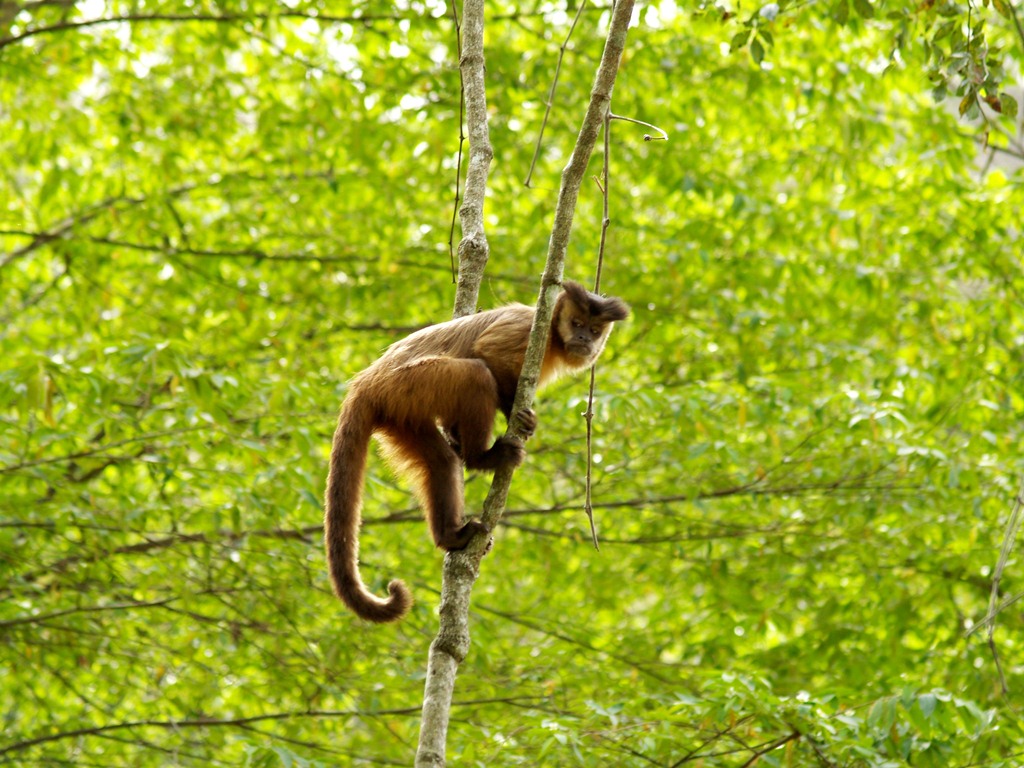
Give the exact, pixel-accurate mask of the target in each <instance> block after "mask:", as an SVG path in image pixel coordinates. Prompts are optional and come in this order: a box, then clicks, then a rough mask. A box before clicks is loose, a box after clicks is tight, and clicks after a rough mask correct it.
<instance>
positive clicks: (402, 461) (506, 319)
mask: <svg viewBox="0 0 1024 768" xmlns="http://www.w3.org/2000/svg"><path fill="white" fill-rule="evenodd" d="M562 287H563V289H564V290H563V292H562V293H561V294H559V296H558V299H557V300H556V302H555V308H554V311H553V315H552V323H551V326H552V327H551V333H550V334H549V338H548V345H547V349H546V350H545V354H544V361H543V363H542V365H541V374H540V385H541V386H543V385H545V384H547V383H550V382H551V381H552V380H553V379H555V378H557V377H558V376H561V375H563V374H566V373H571V372H573V371H577V370H581V369H584V368H588V367H589V366H590V365H592V364H593V363H594V361H595V360H596V359H597V356H598V355H599V354H600V353H601V350H602V349H603V348H604V344H605V341H606V340H607V339H608V334H609V333H610V332H611V328H612V323H614V322H616V321H619V320H623V319H625V318H626V316H627V315H628V314H629V310H628V308H627V307H626V305H625V304H624V303H623V302H622V301H621V300H619V299H615V298H604V297H602V296H599V295H597V294H594V293H589V292H588V291H586V290H585V289H584V288H583V287H582V286H580V285H579V284H577V283H573V282H570V281H565V282H564V283H563V284H562ZM533 315H534V310H533V308H532V307H527V306H524V305H522V304H512V305H509V306H506V307H501V308H500V309H492V310H490V311H488V312H480V313H479V314H476V315H472V316H469V317H463V318H459V319H458V320H452V321H450V322H447V323H441V324H439V325H434V326H431V327H429V328H424V329H423V330H421V331H417V332H416V333H414V334H412V335H411V336H408V337H406V338H405V339H402V340H401V341H398V342H396V343H395V344H392V345H391V346H390V347H388V349H387V350H386V351H385V352H384V354H383V355H381V357H380V359H378V360H377V361H376V362H375V363H373V365H371V366H370V367H369V368H367V369H366V370H364V371H363V372H362V373H360V374H358V375H357V376H356V377H355V378H354V379H353V380H352V382H351V385H350V387H349V394H348V397H347V398H346V399H345V403H344V405H343V406H342V409H341V415H340V416H339V417H338V427H337V429H336V430H335V433H334V443H333V445H332V449H331V463H330V471H329V474H328V477H327V493H326V500H325V509H326V511H325V515H324V541H325V545H326V549H327V562H328V568H329V570H330V573H331V580H332V583H333V585H334V591H335V593H336V594H337V595H338V596H339V597H340V598H341V599H342V600H343V601H344V602H345V604H346V605H347V606H348V607H349V608H351V609H352V611H353V612H355V613H356V614H357V615H358V616H360V617H362V618H364V619H367V620H369V621H375V622H386V621H395V620H397V619H399V618H401V617H402V616H403V615H404V614H405V613H406V612H407V611H408V610H409V607H410V605H411V604H412V595H411V594H410V592H409V589H408V587H406V586H405V584H404V583H402V582H401V581H398V580H395V581H391V582H390V583H389V584H388V592H389V594H390V596H389V598H388V599H386V600H384V599H381V598H379V597H376V596H375V595H373V594H372V593H371V592H369V590H367V589H366V586H365V585H364V584H363V582H362V579H361V578H360V576H359V527H360V521H361V516H360V507H361V504H362V487H363V475H364V473H365V469H366V454H367V451H368V444H369V441H370V437H371V436H372V435H374V434H376V435H377V436H378V437H379V438H380V440H381V443H382V446H383V450H382V452H383V454H384V456H385V458H386V459H387V460H388V462H389V463H390V464H391V465H392V466H393V467H395V469H397V470H398V471H400V472H401V473H402V474H404V475H407V476H409V477H410V478H411V479H412V481H413V483H414V485H415V487H416V493H417V496H418V497H419V499H420V501H421V503H422V505H423V507H424V508H425V510H426V516H427V522H428V523H429V525H430V530H431V533H432V535H433V537H434V541H435V543H436V544H437V546H439V547H442V548H444V549H446V550H457V549H463V548H464V547H465V546H466V545H467V544H468V543H469V541H470V539H472V538H473V536H474V535H476V534H477V533H480V532H487V531H486V528H485V527H484V526H483V525H482V524H481V523H479V522H477V521H475V520H470V521H468V522H467V521H464V520H463V515H462V506H463V501H462V468H463V466H465V467H467V468H469V469H482V470H491V471H493V470H495V469H497V468H498V467H499V466H502V465H504V464H513V465H519V464H520V463H522V461H523V459H524V457H525V452H524V450H523V448H522V446H521V445H519V444H518V443H517V442H514V441H511V440H507V439H505V438H504V437H499V438H498V439H497V440H495V441H494V443H493V444H491V431H492V428H493V425H494V417H495V414H496V413H497V411H499V410H500V411H502V413H504V414H505V417H506V418H508V417H510V416H511V410H512V401H513V399H514V398H515V392H516V387H517V386H518V384H519V374H520V372H521V370H522V367H523V358H524V356H525V353H526V345H527V342H528V341H529V335H530V328H531V326H532V325H533ZM521 415H522V418H523V421H524V424H525V426H526V429H527V431H528V432H532V431H533V429H534V427H535V426H536V417H535V416H534V415H533V412H532V411H529V412H526V413H523V414H521ZM439 428H440V429H439Z"/></svg>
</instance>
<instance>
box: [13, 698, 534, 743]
mask: <svg viewBox="0 0 1024 768" xmlns="http://www.w3.org/2000/svg"><path fill="white" fill-rule="evenodd" d="M526 700H528V701H534V700H536V699H535V697H528V696H517V697H507V698H493V699H475V700H471V701H457V702H454V706H458V707H474V706H482V705H486V704H511V703H516V702H520V701H526ZM419 711H420V708H419V707H418V706H416V707H401V708H398V709H377V710H372V709H340V710H329V709H304V710H296V711H292V712H273V713H270V714H266V715H252V716H249V717H233V718H216V717H200V718H195V719H192V720H133V721H129V722H123V723H110V724H108V725H97V726H92V727H90V728H77V729H74V730H70V731H60V732H58V733H51V734H48V735H46V736H37V737H35V738H32V739H26V740H25V741H17V742H14V743H12V744H8V745H7V746H5V747H2V748H0V756H3V755H8V754H11V753H14V752H21V751H24V750H26V749H29V748H30V747H34V746H37V745H39V744H46V743H49V742H54V741H63V740H64V739H76V738H80V737H82V736H98V735H100V734H104V733H109V732H110V731H118V730H124V729H127V728H162V729H165V730H172V731H174V730H180V729H183V728H214V727H222V726H245V725H250V724H252V723H260V722H267V721H269V720H292V719H295V718H309V717H312V718H334V717H394V716H397V715H417V714H419Z"/></svg>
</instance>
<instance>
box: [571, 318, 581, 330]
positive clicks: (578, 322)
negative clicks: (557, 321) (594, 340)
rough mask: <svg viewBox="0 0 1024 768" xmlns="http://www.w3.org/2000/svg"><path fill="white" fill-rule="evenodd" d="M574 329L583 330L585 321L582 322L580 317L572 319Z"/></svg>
mask: <svg viewBox="0 0 1024 768" xmlns="http://www.w3.org/2000/svg"><path fill="white" fill-rule="evenodd" d="M572 327H573V328H582V327H583V321H582V320H580V319H579V318H578V317H574V318H573V319H572Z"/></svg>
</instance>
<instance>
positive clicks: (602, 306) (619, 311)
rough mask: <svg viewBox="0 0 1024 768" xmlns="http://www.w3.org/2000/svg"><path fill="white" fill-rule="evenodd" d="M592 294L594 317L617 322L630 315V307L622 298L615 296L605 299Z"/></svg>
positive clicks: (592, 312) (592, 314)
mask: <svg viewBox="0 0 1024 768" xmlns="http://www.w3.org/2000/svg"><path fill="white" fill-rule="evenodd" d="M590 296H591V298H590V314H591V316H592V317H594V318H596V319H598V320H604V321H606V322H609V323H617V322H619V321H620V320H625V319H626V318H627V317H629V307H628V306H627V305H626V302H624V301H623V300H622V299H616V298H614V297H612V298H610V299H605V298H602V297H601V296H598V295H597V294H593V293H592V294H590Z"/></svg>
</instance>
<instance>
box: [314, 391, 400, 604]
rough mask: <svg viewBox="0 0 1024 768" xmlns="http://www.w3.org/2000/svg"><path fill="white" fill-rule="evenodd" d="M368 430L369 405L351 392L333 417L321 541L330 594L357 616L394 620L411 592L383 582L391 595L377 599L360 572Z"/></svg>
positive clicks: (397, 583)
mask: <svg viewBox="0 0 1024 768" xmlns="http://www.w3.org/2000/svg"><path fill="white" fill-rule="evenodd" d="M372 435H373V418H372V412H371V409H370V407H369V406H368V405H367V404H366V403H365V401H361V400H360V398H359V397H358V393H356V392H350V393H349V396H348V398H347V399H346V400H345V405H344V406H343V407H342V409H341V416H340V417H339V418H338V428H337V430H336V431H335V433H334V444H333V446H332V447H331V465H330V472H329V474H328V475H327V494H326V499H325V504H324V506H325V513H324V545H325V547H326V549H327V567H328V570H329V571H330V574H331V582H332V583H333V585H334V593H335V594H336V595H337V596H338V597H340V598H341V599H342V600H343V601H344V603H345V605H347V606H348V607H349V608H351V609H352V611H353V612H354V613H355V614H356V615H357V616H359V617H360V618H362V619H366V620H367V621H375V622H387V621H397V620H398V619H400V618H402V616H404V615H405V614H406V613H407V612H408V611H409V606H411V605H412V594H411V593H410V592H409V588H408V587H407V586H405V584H404V583H403V582H402V581H399V580H397V579H396V580H394V581H392V582H390V583H389V584H388V592H389V593H390V596H389V597H388V599H387V600H382V599H381V598H379V597H377V596H376V595H374V594H373V593H371V592H370V591H369V590H368V589H367V588H366V585H365V584H363V580H362V579H361V578H360V577H359V526H360V523H361V521H362V518H361V515H360V508H361V507H362V496H363V476H364V475H365V474H366V455H367V453H368V451H369V446H370V437H371V436H372Z"/></svg>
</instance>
